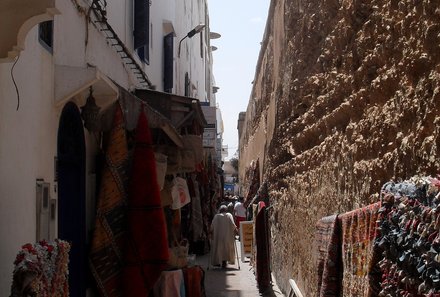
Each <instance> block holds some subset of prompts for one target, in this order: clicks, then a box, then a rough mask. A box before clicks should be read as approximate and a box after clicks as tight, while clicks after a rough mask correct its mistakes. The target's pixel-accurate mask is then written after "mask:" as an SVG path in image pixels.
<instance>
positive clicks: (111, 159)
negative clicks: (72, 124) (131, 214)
mask: <svg viewBox="0 0 440 297" xmlns="http://www.w3.org/2000/svg"><path fill="white" fill-rule="evenodd" d="M127 162H128V148H127V142H126V135H125V128H124V121H123V116H122V111H121V108H120V106H119V105H117V107H116V111H115V114H114V119H113V125H112V130H111V132H110V139H109V146H108V148H107V151H106V155H105V164H104V169H103V172H102V179H101V185H100V190H99V195H98V201H97V211H96V222H95V230H94V232H93V238H92V243H91V250H90V253H89V263H90V269H91V271H92V274H93V277H94V278H95V280H96V283H97V286H98V289H99V291H100V293H101V295H102V296H104V297H110V296H111V297H113V296H115V297H116V296H122V291H121V289H122V282H121V281H122V275H121V272H122V270H121V269H122V246H123V243H124V242H125V230H126V229H125V202H126V201H125V200H126V182H127V174H126V169H127Z"/></svg>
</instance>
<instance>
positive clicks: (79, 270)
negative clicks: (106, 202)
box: [57, 102, 87, 297]
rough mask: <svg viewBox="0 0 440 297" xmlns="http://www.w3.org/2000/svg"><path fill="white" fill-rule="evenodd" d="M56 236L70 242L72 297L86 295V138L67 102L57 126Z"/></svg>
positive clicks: (72, 105) (73, 106)
mask: <svg viewBox="0 0 440 297" xmlns="http://www.w3.org/2000/svg"><path fill="white" fill-rule="evenodd" d="M57 158H58V238H60V239H63V240H66V241H68V242H69V243H70V244H71V250H70V262H69V288H70V296H71V297H84V296H86V286H85V283H86V278H85V276H86V263H87V262H86V255H87V254H86V217H85V211H86V209H85V166H86V163H85V161H86V160H85V141H84V128H83V123H82V120H81V115H80V112H79V109H78V107H77V106H76V104H75V103H73V102H69V103H67V104H66V105H65V106H64V108H63V111H62V114H61V118H60V122H59V127H58V143H57Z"/></svg>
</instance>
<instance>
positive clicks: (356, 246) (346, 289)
mask: <svg viewBox="0 0 440 297" xmlns="http://www.w3.org/2000/svg"><path fill="white" fill-rule="evenodd" d="M380 205H381V203H380V202H377V203H374V204H371V205H368V206H365V207H363V208H360V209H356V210H353V211H350V212H348V213H345V214H342V215H339V217H338V220H339V221H340V224H341V228H342V262H343V265H344V272H343V279H342V287H343V296H352V297H367V296H371V295H372V291H371V284H370V276H369V273H370V271H371V269H372V266H373V265H374V263H373V255H374V241H375V239H376V237H377V221H378V219H379V213H378V210H379V208H380Z"/></svg>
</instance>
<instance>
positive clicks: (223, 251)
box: [211, 205, 237, 268]
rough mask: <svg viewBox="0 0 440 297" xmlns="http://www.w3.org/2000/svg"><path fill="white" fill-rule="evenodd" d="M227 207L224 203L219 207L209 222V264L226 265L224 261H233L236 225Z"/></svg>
mask: <svg viewBox="0 0 440 297" xmlns="http://www.w3.org/2000/svg"><path fill="white" fill-rule="evenodd" d="M227 210H228V208H227V207H226V206H224V205H222V206H221V207H220V210H219V213H218V214H216V215H215V216H214V219H213V220H212V224H211V232H212V234H213V237H212V246H211V264H212V265H214V266H218V265H222V267H223V268H225V267H226V262H229V263H230V264H234V263H235V234H236V232H237V227H236V226H235V224H234V219H233V217H232V215H231V214H230V213H228V212H227Z"/></svg>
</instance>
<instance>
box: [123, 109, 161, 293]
mask: <svg viewBox="0 0 440 297" xmlns="http://www.w3.org/2000/svg"><path fill="white" fill-rule="evenodd" d="M127 224H128V233H127V235H128V240H127V241H126V243H125V251H124V260H125V261H124V262H125V263H124V268H123V290H124V296H130V297H136V296H142V297H145V296H148V294H149V291H150V290H151V289H152V288H153V286H154V283H155V282H156V281H157V280H158V278H159V276H160V274H161V272H162V270H164V269H165V268H166V266H167V261H168V258H169V254H168V240H167V233H166V222H165V216H164V213H163V210H162V206H161V200H160V189H159V185H158V184H157V179H156V162H155V159H154V152H153V148H152V139H151V134H150V129H149V128H148V122H147V118H146V116H145V113H144V112H143V110H142V111H141V113H140V116H139V121H138V125H137V128H136V138H135V148H134V153H133V164H132V171H131V180H130V186H129V196H128V202H127Z"/></svg>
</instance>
